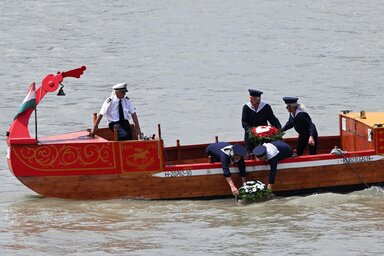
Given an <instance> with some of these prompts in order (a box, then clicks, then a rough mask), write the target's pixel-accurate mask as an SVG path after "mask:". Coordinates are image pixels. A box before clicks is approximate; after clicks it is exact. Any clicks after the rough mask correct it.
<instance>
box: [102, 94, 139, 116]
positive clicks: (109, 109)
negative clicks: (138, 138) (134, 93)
mask: <svg viewBox="0 0 384 256" xmlns="http://www.w3.org/2000/svg"><path fill="white" fill-rule="evenodd" d="M119 101H120V99H119V98H117V97H116V95H114V96H113V97H112V100H111V98H108V99H106V100H105V101H104V104H103V106H101V109H100V112H99V114H100V115H103V116H104V115H105V116H106V117H107V120H108V122H109V123H110V122H117V121H119ZM121 104H122V105H123V111H124V118H125V119H127V120H130V119H131V115H132V114H133V113H136V108H135V107H134V106H133V104H132V102H131V101H130V100H129V99H128V98H127V97H124V98H122V99H121Z"/></svg>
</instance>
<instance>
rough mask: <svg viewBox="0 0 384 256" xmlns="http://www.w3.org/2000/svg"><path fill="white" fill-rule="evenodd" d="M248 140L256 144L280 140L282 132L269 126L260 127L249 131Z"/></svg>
mask: <svg viewBox="0 0 384 256" xmlns="http://www.w3.org/2000/svg"><path fill="white" fill-rule="evenodd" d="M248 133H249V140H250V141H251V142H253V143H256V144H263V143H265V142H272V141H276V140H282V139H283V135H284V132H283V131H281V130H279V129H277V128H276V127H274V126H271V125H262V126H257V127H252V128H250V129H249V132H248Z"/></svg>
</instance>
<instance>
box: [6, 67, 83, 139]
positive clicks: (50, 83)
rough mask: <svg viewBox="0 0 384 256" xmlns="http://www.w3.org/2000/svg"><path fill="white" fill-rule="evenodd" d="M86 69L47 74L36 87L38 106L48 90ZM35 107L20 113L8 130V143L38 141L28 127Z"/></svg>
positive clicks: (79, 74)
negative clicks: (32, 136)
mask: <svg viewBox="0 0 384 256" xmlns="http://www.w3.org/2000/svg"><path fill="white" fill-rule="evenodd" d="M85 70H86V67H85V66H82V67H80V68H76V69H72V70H69V71H64V72H58V73H57V74H56V75H53V74H49V75H47V76H46V77H45V78H44V79H43V81H42V83H41V85H40V86H39V87H38V88H37V89H36V91H35V92H33V93H35V99H36V106H37V105H38V104H39V103H40V101H41V100H42V99H43V97H44V96H45V95H46V94H47V93H48V92H54V91H56V90H57V89H58V88H59V85H60V83H61V82H62V81H63V80H64V78H66V77H73V78H80V77H81V75H82V74H83V73H84V71H85ZM34 110H35V108H28V109H26V110H25V111H23V112H21V113H19V114H18V115H17V116H16V118H15V119H14V120H13V122H12V124H11V126H10V128H9V130H8V132H7V143H8V145H11V144H35V143H37V140H36V138H31V135H30V133H29V129H28V123H29V119H30V117H31V114H32V113H33V111H34Z"/></svg>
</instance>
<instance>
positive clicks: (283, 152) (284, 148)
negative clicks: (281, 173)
mask: <svg viewBox="0 0 384 256" xmlns="http://www.w3.org/2000/svg"><path fill="white" fill-rule="evenodd" d="M253 154H254V155H255V156H256V157H262V156H264V155H266V156H267V160H268V163H269V166H270V173H269V184H274V183H275V177H276V172H277V163H278V162H279V161H281V160H283V159H285V158H288V157H291V156H292V149H291V146H289V145H288V144H287V143H285V142H283V141H280V140H277V141H273V142H271V143H264V144H263V145H260V146H257V147H256V148H255V149H254V150H253Z"/></svg>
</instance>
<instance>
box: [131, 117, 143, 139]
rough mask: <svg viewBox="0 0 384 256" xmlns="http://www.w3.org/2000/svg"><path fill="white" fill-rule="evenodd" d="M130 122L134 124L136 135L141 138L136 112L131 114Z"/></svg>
mask: <svg viewBox="0 0 384 256" xmlns="http://www.w3.org/2000/svg"><path fill="white" fill-rule="evenodd" d="M132 120H133V123H134V124H135V131H136V133H137V134H138V135H139V136H141V129H140V124H139V118H138V117H137V114H136V112H135V113H133V114H132Z"/></svg>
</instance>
